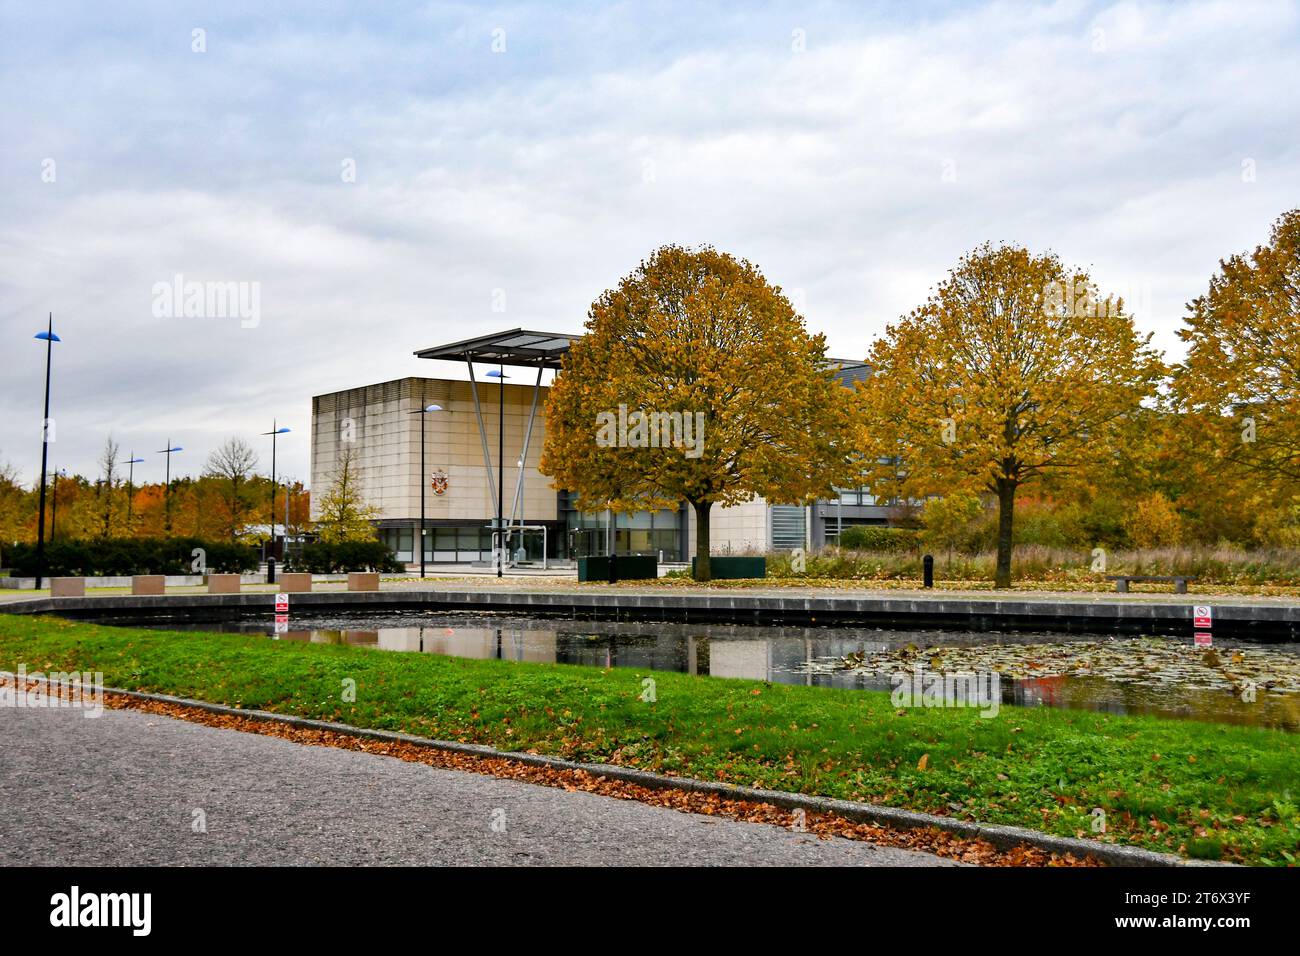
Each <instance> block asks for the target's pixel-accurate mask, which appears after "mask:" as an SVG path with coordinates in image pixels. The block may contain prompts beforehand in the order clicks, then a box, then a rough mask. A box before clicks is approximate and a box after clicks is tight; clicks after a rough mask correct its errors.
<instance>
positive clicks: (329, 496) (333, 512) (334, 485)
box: [316, 445, 379, 544]
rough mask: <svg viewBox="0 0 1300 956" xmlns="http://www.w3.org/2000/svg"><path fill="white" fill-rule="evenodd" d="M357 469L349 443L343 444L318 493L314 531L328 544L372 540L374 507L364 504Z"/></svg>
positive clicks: (373, 533) (376, 514) (377, 514)
mask: <svg viewBox="0 0 1300 956" xmlns="http://www.w3.org/2000/svg"><path fill="white" fill-rule="evenodd" d="M359 472H360V469H359V467H358V465H357V463H356V458H355V455H354V453H353V450H352V448H351V446H349V445H344V446H343V450H342V451H341V452H340V453H339V457H338V462H337V464H336V466H335V469H334V477H333V480H332V481H331V482H330V486H329V488H328V489H327V490H326V491H325V494H323V495H322V496H321V500H320V511H319V513H318V514H317V517H316V533H317V534H318V535H319V537H320V540H321V541H324V542H326V543H329V544H338V543H341V542H345V541H373V540H375V537H376V534H375V524H374V522H375V520H376V519H377V518H378V517H379V512H378V510H377V509H375V508H373V507H371V506H370V505H369V504H367V503H366V498H365V493H364V490H363V489H362V486H361V476H360V474H359Z"/></svg>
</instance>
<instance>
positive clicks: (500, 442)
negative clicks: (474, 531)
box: [487, 363, 509, 577]
mask: <svg viewBox="0 0 1300 956" xmlns="http://www.w3.org/2000/svg"><path fill="white" fill-rule="evenodd" d="M487 376H488V378H495V379H497V381H498V382H499V383H500V388H499V389H498V391H497V577H501V575H502V574H503V573H504V570H505V563H506V534H505V532H506V529H505V524H506V516H505V507H506V500H505V491H506V489H505V456H506V379H507V378H509V376H508V375H506V368H505V363H502V365H501V367H500V368H494V369H493V370H492V371H490V372H488V373H487Z"/></svg>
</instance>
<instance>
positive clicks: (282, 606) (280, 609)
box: [275, 594, 289, 614]
mask: <svg viewBox="0 0 1300 956" xmlns="http://www.w3.org/2000/svg"><path fill="white" fill-rule="evenodd" d="M275 613H276V614H288V613H289V595H287V594H277V595H276V596H275Z"/></svg>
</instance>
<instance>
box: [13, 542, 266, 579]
mask: <svg viewBox="0 0 1300 956" xmlns="http://www.w3.org/2000/svg"><path fill="white" fill-rule="evenodd" d="M195 548H201V549H203V551H204V552H205V555H204V557H205V565H204V566H205V567H206V569H207V570H208V571H211V572H216V573H218V574H238V573H241V572H244V571H256V570H257V567H258V552H257V549H256V548H254V547H251V546H249V545H246V544H231V543H230V542H228V541H204V540H202V539H201V538H106V539H103V540H89V541H73V540H69V541H53V542H50V543H49V544H47V545H46V546H45V569H44V574H45V576H47V577H56V578H58V577H73V578H80V577H125V576H128V575H133V574H194V573H196V572H195V571H194V560H195V559H194V549H195ZM9 559H10V564H11V567H12V569H13V570H12V573H13V575H14V576H15V577H24V578H31V577H35V576H36V572H37V562H36V545H34V544H17V545H14V546H13V548H11V549H10V550H9Z"/></svg>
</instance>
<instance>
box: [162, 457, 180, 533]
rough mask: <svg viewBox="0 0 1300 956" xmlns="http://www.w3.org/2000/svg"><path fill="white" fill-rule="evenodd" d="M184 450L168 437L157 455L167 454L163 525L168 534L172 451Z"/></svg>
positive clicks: (170, 511) (170, 528)
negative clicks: (165, 445)
mask: <svg viewBox="0 0 1300 956" xmlns="http://www.w3.org/2000/svg"><path fill="white" fill-rule="evenodd" d="M184 450H185V449H184V448H182V447H181V446H180V445H173V444H172V440H171V439H170V438H169V439H167V447H166V448H164V449H163V450H162V451H160V452H158V454H159V455H166V456H167V472H166V478H164V479H163V527H164V528H165V529H166V531H167V533H168V534H171V532H172V453H173V452H177V451H184Z"/></svg>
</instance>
